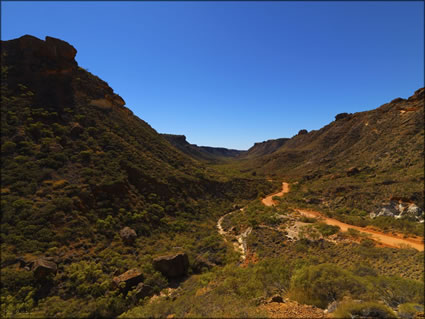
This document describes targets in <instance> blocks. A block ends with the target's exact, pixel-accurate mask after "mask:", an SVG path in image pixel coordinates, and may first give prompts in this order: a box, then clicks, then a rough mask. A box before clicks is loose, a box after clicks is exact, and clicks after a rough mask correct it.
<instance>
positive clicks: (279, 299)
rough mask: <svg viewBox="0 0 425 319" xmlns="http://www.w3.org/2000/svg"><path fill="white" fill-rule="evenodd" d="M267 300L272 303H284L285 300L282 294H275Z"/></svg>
mask: <svg viewBox="0 0 425 319" xmlns="http://www.w3.org/2000/svg"><path fill="white" fill-rule="evenodd" d="M267 302H268V303H272V302H278V303H283V302H285V301H284V300H283V298H282V296H280V295H274V296H272V297H271V298H270V299H269V300H268V301H267Z"/></svg>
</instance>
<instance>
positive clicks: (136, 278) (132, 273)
mask: <svg viewBox="0 0 425 319" xmlns="http://www.w3.org/2000/svg"><path fill="white" fill-rule="evenodd" d="M142 281H143V274H142V272H141V271H140V270H138V269H136V268H133V269H130V270H128V271H126V272H125V273H123V274H121V275H119V276H117V277H114V279H113V282H114V284H115V285H116V286H117V287H120V288H121V289H122V290H123V291H125V292H127V291H129V290H130V289H131V288H132V287H134V286H136V285H137V284H139V283H140V282H142ZM121 283H125V286H124V287H121Z"/></svg>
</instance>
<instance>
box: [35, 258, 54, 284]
mask: <svg viewBox="0 0 425 319" xmlns="http://www.w3.org/2000/svg"><path fill="white" fill-rule="evenodd" d="M57 270H58V267H57V265H56V264H55V263H54V262H52V261H49V260H46V259H44V258H38V259H36V260H35V261H34V264H33V265H32V271H33V272H34V277H35V278H36V279H38V280H42V279H45V278H47V277H48V276H49V275H51V274H56V272H57Z"/></svg>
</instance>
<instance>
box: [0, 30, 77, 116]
mask: <svg viewBox="0 0 425 319" xmlns="http://www.w3.org/2000/svg"><path fill="white" fill-rule="evenodd" d="M2 49H4V51H6V52H7V55H5V56H4V57H2V59H4V60H5V61H4V62H5V65H14V68H13V69H8V70H7V81H8V87H9V89H11V90H12V91H15V90H19V85H20V84H23V85H25V86H27V87H28V88H29V89H30V90H31V91H33V92H34V93H35V96H34V104H35V106H37V107H44V106H49V107H52V108H55V109H61V108H64V107H70V106H72V105H73V104H74V94H73V92H74V91H73V88H72V75H73V74H74V72H75V71H76V70H77V68H78V65H77V62H76V61H75V55H76V54H77V50H76V49H75V48H74V47H73V46H72V45H70V44H69V43H67V42H65V41H62V40H59V39H55V38H52V37H46V39H45V41H43V40H40V39H38V38H36V37H33V36H30V35H24V36H22V37H20V38H18V39H14V40H10V41H2ZM2 51H3V50H2ZM46 103H47V104H46Z"/></svg>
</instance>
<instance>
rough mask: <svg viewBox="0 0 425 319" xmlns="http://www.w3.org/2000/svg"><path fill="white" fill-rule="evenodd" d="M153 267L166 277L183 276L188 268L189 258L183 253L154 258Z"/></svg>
mask: <svg viewBox="0 0 425 319" xmlns="http://www.w3.org/2000/svg"><path fill="white" fill-rule="evenodd" d="M153 267H154V268H155V269H156V270H158V271H159V272H161V273H162V274H163V275H164V276H166V277H168V278H175V277H181V276H184V275H185V274H186V273H187V270H188V269H189V258H188V257H187V254H185V253H178V254H175V255H170V256H161V257H158V258H155V259H154V261H153Z"/></svg>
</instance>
